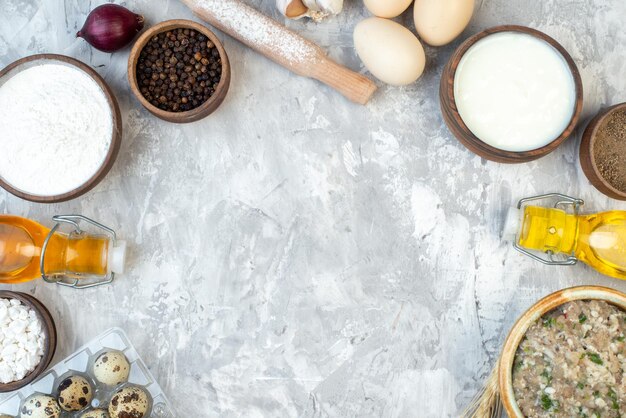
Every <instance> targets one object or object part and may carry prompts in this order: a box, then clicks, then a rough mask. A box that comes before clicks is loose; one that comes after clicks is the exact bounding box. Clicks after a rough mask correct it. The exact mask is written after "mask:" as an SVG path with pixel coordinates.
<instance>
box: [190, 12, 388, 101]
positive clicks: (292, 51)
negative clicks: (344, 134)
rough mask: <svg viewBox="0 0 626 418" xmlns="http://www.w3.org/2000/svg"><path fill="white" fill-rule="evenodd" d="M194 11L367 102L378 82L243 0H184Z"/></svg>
mask: <svg viewBox="0 0 626 418" xmlns="http://www.w3.org/2000/svg"><path fill="white" fill-rule="evenodd" d="M181 1H182V2H183V3H185V4H186V5H187V6H188V7H189V8H190V9H191V10H192V11H193V12H194V13H195V14H197V15H198V16H200V17H201V18H202V19H204V20H206V21H207V22H209V23H210V24H212V25H213V26H215V27H217V28H218V29H220V30H221V31H223V32H225V33H227V34H229V35H230V36H232V37H234V38H235V39H238V40H239V41H241V42H243V43H244V44H246V45H247V46H249V47H250V48H252V49H254V50H256V51H257V52H259V53H261V54H263V55H264V56H266V57H267V58H269V59H271V60H273V61H274V62H276V63H278V64H280V65H282V66H283V67H285V68H287V69H289V70H291V71H293V72H294V73H296V74H299V75H301V76H305V77H311V78H314V79H316V80H319V81H321V82H322V83H325V84H326V85H328V86H330V87H332V88H334V89H335V90H337V91H338V92H340V93H341V94H343V95H344V96H346V97H347V98H348V99H350V100H352V101H353V102H355V103H360V104H366V103H367V102H368V101H369V100H370V98H371V97H372V95H373V94H374V92H375V91H376V84H375V83H374V82H373V81H372V80H370V79H369V78H367V77H365V76H363V75H362V74H359V73H357V72H355V71H352V70H350V69H348V68H346V67H344V66H342V65H340V64H338V63H336V62H334V61H333V60H331V59H330V58H328V57H327V56H326V53H325V52H324V51H323V50H322V49H321V48H320V47H319V46H317V45H316V44H314V43H313V42H311V41H309V40H307V39H305V38H303V37H302V36H300V35H299V34H297V33H296V32H294V31H292V30H290V29H288V28H286V27H285V26H284V25H282V24H280V23H278V22H277V21H275V20H273V19H272V18H270V17H268V16H266V15H264V14H263V13H261V12H259V11H258V10H256V9H254V8H253V7H251V6H249V5H247V4H245V3H244V2H243V1H240V0H181Z"/></svg>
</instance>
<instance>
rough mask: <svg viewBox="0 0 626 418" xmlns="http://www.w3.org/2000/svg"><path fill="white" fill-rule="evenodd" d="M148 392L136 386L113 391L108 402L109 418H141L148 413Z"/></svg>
mask: <svg viewBox="0 0 626 418" xmlns="http://www.w3.org/2000/svg"><path fill="white" fill-rule="evenodd" d="M148 404H149V400H148V394H147V393H146V391H144V390H143V389H141V388H138V387H136V386H127V387H125V388H122V389H120V390H118V391H117V392H115V394H114V395H113V397H112V398H111V403H110V404H109V415H111V418H143V417H144V416H146V414H147V413H148Z"/></svg>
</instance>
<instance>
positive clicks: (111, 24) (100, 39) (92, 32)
mask: <svg viewBox="0 0 626 418" xmlns="http://www.w3.org/2000/svg"><path fill="white" fill-rule="evenodd" d="M143 24H144V18H143V16H141V15H138V14H135V13H133V12H131V11H130V10H128V9H126V8H125V7H122V6H118V5H117V4H111V3H108V4H103V5H102V6H98V7H96V8H95V9H93V10H92V11H91V13H89V16H87V20H86V21H85V24H84V25H83V28H82V29H81V30H79V31H78V33H77V34H76V36H77V37H80V38H83V39H85V40H86V41H87V42H88V43H89V44H90V45H91V46H93V47H94V48H96V49H99V50H100V51H103V52H115V51H119V50H120V49H122V48H124V47H125V46H126V45H128V44H129V43H130V42H131V41H132V40H133V38H134V37H135V35H137V33H139V32H140V31H141V29H143Z"/></svg>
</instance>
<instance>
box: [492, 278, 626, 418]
mask: <svg viewBox="0 0 626 418" xmlns="http://www.w3.org/2000/svg"><path fill="white" fill-rule="evenodd" d="M593 299H595V300H602V301H605V302H608V303H610V304H612V305H615V306H617V307H618V308H620V309H622V310H624V311H626V295H625V294H624V293H621V292H618V291H617V290H614V289H609V288H607V287H600V286H579V287H572V288H569V289H564V290H559V291H558V292H555V293H552V294H551V295H548V296H546V297H545V298H543V299H541V300H540V301H539V302H537V303H535V304H534V305H533V306H532V307H531V308H530V309H528V310H527V311H526V313H524V314H523V315H522V316H521V317H520V318H519V319H518V320H517V322H516V323H515V325H513V328H512V329H511V331H510V332H509V335H508V337H507V338H506V340H505V342H504V348H503V349H502V355H501V357H500V365H499V368H498V385H499V387H500V396H501V399H502V403H503V405H504V408H505V410H506V412H507V414H508V416H509V417H519V418H522V417H524V415H523V414H522V411H521V410H520V409H519V407H518V406H517V402H516V401H515V394H514V392H513V362H514V360H515V354H516V352H517V347H518V346H519V345H520V343H521V341H522V339H523V338H524V336H525V335H526V331H528V328H530V326H531V325H533V324H534V323H535V322H537V321H538V320H539V319H540V318H541V317H542V316H543V315H545V314H546V313H548V312H550V311H551V310H553V309H555V308H558V307H559V306H561V305H563V304H564V303H567V302H571V301H574V300H593Z"/></svg>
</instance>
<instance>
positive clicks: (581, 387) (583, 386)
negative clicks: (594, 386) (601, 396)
mask: <svg viewBox="0 0 626 418" xmlns="http://www.w3.org/2000/svg"><path fill="white" fill-rule="evenodd" d="M576 387H577V388H578V389H584V388H585V384H584V383H583V382H578V384H577V385H576Z"/></svg>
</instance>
